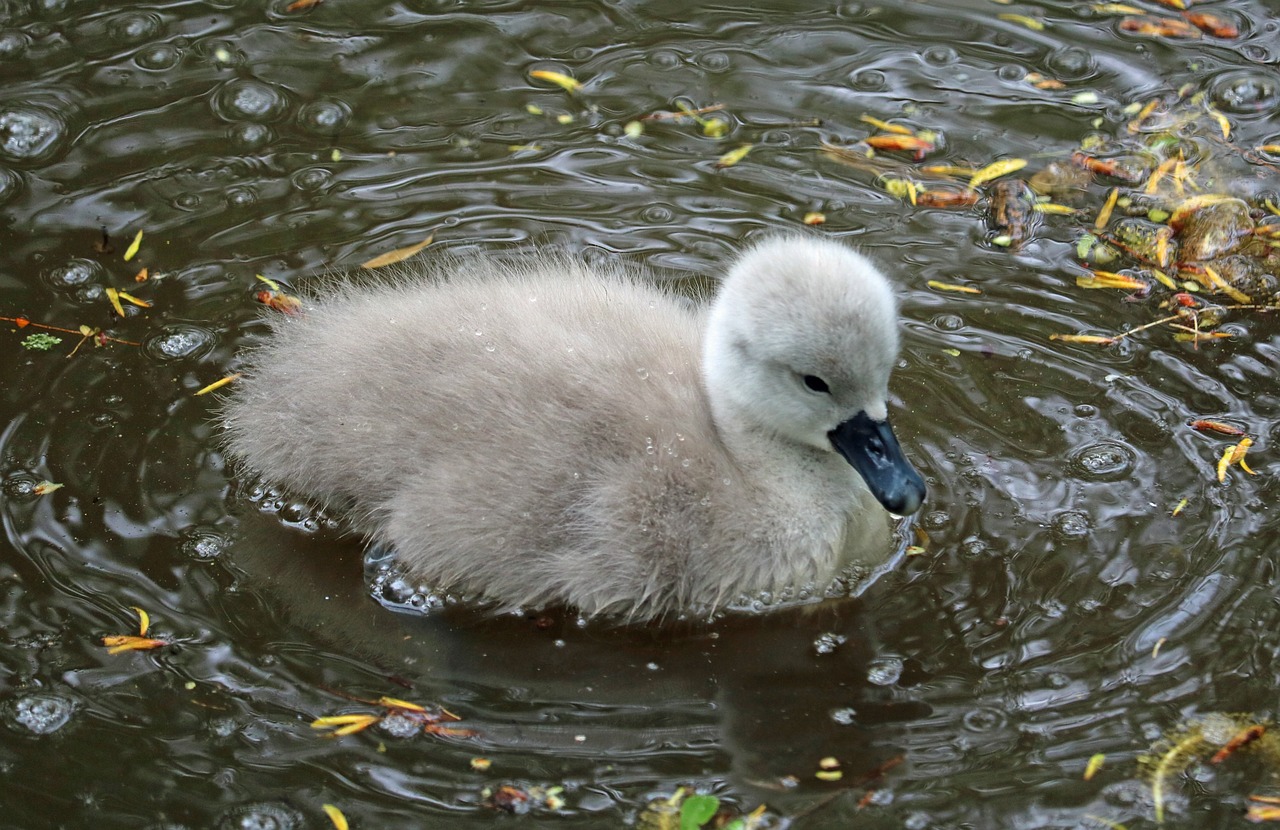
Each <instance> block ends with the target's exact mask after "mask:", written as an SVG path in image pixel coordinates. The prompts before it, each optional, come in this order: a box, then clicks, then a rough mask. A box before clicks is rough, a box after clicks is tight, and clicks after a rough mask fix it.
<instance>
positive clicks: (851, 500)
mask: <svg viewBox="0 0 1280 830" xmlns="http://www.w3.org/2000/svg"><path fill="white" fill-rule="evenodd" d="M442 259H444V260H445V261H443V262H441V263H439V264H437V265H436V266H434V267H428V268H419V267H417V266H415V267H413V268H411V269H408V270H404V271H401V272H400V273H399V274H398V275H396V276H394V277H393V278H391V279H381V280H379V281H375V282H374V283H372V284H371V283H369V282H367V281H366V282H363V283H359V284H349V285H347V286H345V287H340V288H337V289H335V290H333V291H331V292H329V294H328V296H325V297H323V298H320V299H318V300H316V301H313V302H311V303H309V304H308V305H307V306H306V307H305V310H304V312H303V313H301V314H298V315H276V316H275V317H274V320H273V322H272V324H271V333H270V335H269V337H268V338H267V339H266V341H265V343H264V344H263V345H261V346H260V347H258V348H256V349H255V350H254V351H253V352H252V353H251V354H250V355H249V357H248V363H249V364H250V365H249V367H248V369H247V371H246V373H245V377H244V378H243V379H242V380H241V381H240V382H239V383H238V384H237V387H236V389H235V391H234V393H233V395H232V397H231V398H230V400H229V401H228V403H227V405H226V409H225V424H226V429H227V435H228V446H229V449H230V451H231V453H232V454H233V455H234V456H237V457H238V458H239V459H241V460H242V461H243V462H244V463H245V464H246V465H247V466H249V467H250V468H252V469H254V470H256V471H257V472H258V473H260V474H261V475H262V476H264V477H265V478H266V479H268V480H269V481H272V482H276V483H279V484H281V485H283V486H285V487H286V488H289V489H291V490H293V491H296V492H297V493H298V494H300V495H305V496H308V497H312V498H315V499H319V500H321V501H323V502H324V503H325V504H327V505H329V506H331V507H334V508H341V509H343V510H345V511H346V512H347V515H348V516H349V517H350V521H351V523H352V524H353V525H354V527H355V529H357V530H358V531H360V532H362V533H364V534H366V535H367V536H368V537H369V538H370V539H371V540H372V541H374V542H376V543H379V544H381V545H384V546H389V547H390V548H391V549H393V550H394V552H395V555H396V557H397V559H398V562H399V566H400V567H401V569H402V570H403V571H404V572H405V575H406V576H407V577H408V578H410V579H412V580H415V581H421V582H424V583H426V584H428V585H430V586H431V587H432V588H433V589H436V590H439V591H442V592H453V593H457V594H462V595H468V596H475V595H480V596H483V597H486V598H489V599H490V600H494V601H496V602H497V603H499V604H501V605H503V606H510V607H536V606H542V605H550V604H566V605H569V606H572V607H575V608H577V609H578V610H579V611H581V612H583V613H585V614H587V615H597V614H611V615H619V616H621V617H622V618H624V619H627V620H633V621H641V620H649V619H653V618H656V617H662V616H673V615H680V614H708V613H710V612H713V611H714V610H715V609H717V608H721V607H723V606H725V605H727V604H730V603H733V602H736V601H738V600H740V599H741V598H743V597H752V596H760V595H761V594H762V593H763V592H770V593H772V594H775V595H776V593H777V592H779V591H783V590H784V589H789V590H790V591H791V592H792V594H793V595H806V594H807V595H811V596H821V595H822V593H823V589H825V588H826V587H827V586H829V585H830V584H831V582H832V580H833V579H834V578H835V577H836V576H837V574H838V573H839V572H841V570H842V569H844V568H846V567H847V566H848V565H850V564H851V563H854V562H859V563H863V564H867V565H874V564H879V563H881V562H883V561H885V560H886V559H887V558H888V557H889V556H890V554H891V552H892V545H891V544H890V539H889V524H890V523H889V519H888V514H887V513H886V511H889V512H892V513H896V514H900V515H906V514H909V513H912V512H914V511H916V510H917V509H919V507H920V505H921V503H922V501H923V500H924V497H925V484H924V480H923V479H922V478H921V476H920V474H919V473H918V472H916V470H915V469H914V468H913V467H912V466H911V464H910V463H909V462H908V461H907V459H906V458H905V457H904V455H903V452H902V450H901V448H900V447H899V444H898V441H897V439H896V438H895V436H894V434H893V431H892V430H891V429H890V427H889V422H888V404H887V398H888V385H889V374H890V370H891V367H892V366H893V364H894V362H895V360H896V358H897V354H898V320H897V304H896V302H895V299H894V295H893V291H892V289H891V288H890V285H889V283H888V281H887V280H886V279H885V277H884V276H883V275H882V274H881V273H880V271H879V270H877V269H876V267H875V266H874V265H872V263H871V262H870V261H868V260H867V259H866V258H865V257H863V256H862V255H860V254H858V253H856V252H855V251H853V250H851V249H849V248H848V247H846V246H845V245H843V244H841V243H838V242H835V241H832V240H827V239H823V238H819V237H814V236H785V237H775V238H771V239H767V240H765V241H763V242H760V243H758V244H756V245H754V246H752V247H750V248H749V249H747V250H746V251H745V252H744V253H742V254H741V255H740V256H739V257H738V258H737V260H736V262H735V263H734V264H733V265H732V267H731V268H730V269H729V271H728V274H727V276H726V277H725V278H724V279H723V281H722V284H721V285H720V287H719V290H718V292H717V293H716V295H715V298H714V300H713V301H712V302H711V303H710V304H709V305H707V306H705V307H698V306H696V305H695V304H694V303H691V302H690V301H688V300H687V299H685V298H683V297H681V296H679V295H677V294H675V293H673V292H672V291H670V290H669V289H665V288H663V287H660V286H658V285H657V284H655V283H654V282H653V281H652V280H651V279H648V278H645V277H643V276H641V275H636V274H631V273H628V272H626V271H624V270H623V269H621V268H617V267H606V268H600V267H597V266H588V265H586V264H583V263H582V262H579V261H575V260H573V259H572V258H570V257H565V256H561V255H551V256H543V255H522V256H519V257H514V258H510V259H495V258H478V259H476V260H473V261H470V262H467V261H465V260H454V259H448V258H442Z"/></svg>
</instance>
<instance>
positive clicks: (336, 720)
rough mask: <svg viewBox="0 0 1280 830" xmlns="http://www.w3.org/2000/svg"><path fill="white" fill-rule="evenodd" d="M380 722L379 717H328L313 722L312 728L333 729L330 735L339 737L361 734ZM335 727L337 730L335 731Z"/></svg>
mask: <svg viewBox="0 0 1280 830" xmlns="http://www.w3.org/2000/svg"><path fill="white" fill-rule="evenodd" d="M379 720H381V718H379V717H378V716H377V715H330V716H328V717H323V718H316V719H315V720H313V721H312V722H311V728H312V729H333V731H332V732H330V733H329V735H330V736H331V737H339V736H342V735H350V734H352V733H355V732H359V731H361V730H362V729H368V728H369V727H370V726H373V725H374V724H375V723H377V722H378V721H379ZM334 727H337V728H336V729H334Z"/></svg>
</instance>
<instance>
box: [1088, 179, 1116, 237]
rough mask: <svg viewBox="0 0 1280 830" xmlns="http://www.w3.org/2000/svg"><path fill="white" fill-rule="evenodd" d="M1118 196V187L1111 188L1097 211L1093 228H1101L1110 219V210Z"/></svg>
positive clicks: (1113, 207) (1112, 208) (1098, 229)
mask: <svg viewBox="0 0 1280 830" xmlns="http://www.w3.org/2000/svg"><path fill="white" fill-rule="evenodd" d="M1119 198H1120V188H1118V187H1113V188H1111V192H1110V193H1108V194H1107V201H1106V202H1105V203H1104V204H1103V205H1102V210H1100V211H1098V218H1097V219H1095V220H1093V229H1094V230H1097V231H1100V230H1102V229H1103V228H1105V227H1106V226H1107V223H1108V222H1110V221H1111V211H1113V210H1115V207H1116V200H1117V199H1119Z"/></svg>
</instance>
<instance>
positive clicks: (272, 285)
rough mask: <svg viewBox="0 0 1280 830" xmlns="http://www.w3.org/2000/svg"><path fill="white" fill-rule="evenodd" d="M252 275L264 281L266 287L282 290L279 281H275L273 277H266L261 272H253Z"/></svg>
mask: <svg viewBox="0 0 1280 830" xmlns="http://www.w3.org/2000/svg"><path fill="white" fill-rule="evenodd" d="M254 276H255V277H257V278H258V279H260V280H262V281H263V282H265V283H266V284H267V287H268V288H270V289H271V290H272V291H282V290H283V289H282V288H280V283H278V282H276V281H275V280H273V279H268V278H267V277H264V276H262V275H261V274H254Z"/></svg>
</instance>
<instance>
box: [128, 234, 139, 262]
mask: <svg viewBox="0 0 1280 830" xmlns="http://www.w3.org/2000/svg"><path fill="white" fill-rule="evenodd" d="M141 247H142V231H138V233H137V235H135V236H134V237H133V242H131V243H129V250H127V251H125V252H124V261H125V262H128V261H129V260H131V259H133V258H134V257H135V256H137V255H138V249H139V248H141Z"/></svg>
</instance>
